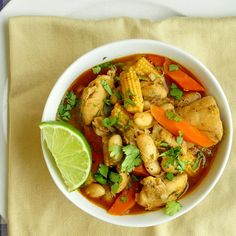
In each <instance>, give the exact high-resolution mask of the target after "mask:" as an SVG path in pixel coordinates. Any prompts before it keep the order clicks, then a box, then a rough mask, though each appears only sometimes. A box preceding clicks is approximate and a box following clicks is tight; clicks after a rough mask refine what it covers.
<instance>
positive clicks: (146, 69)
mask: <svg viewBox="0 0 236 236" xmlns="http://www.w3.org/2000/svg"><path fill="white" fill-rule="evenodd" d="M134 69H135V71H136V73H137V74H138V75H141V76H144V75H148V76H149V75H152V74H153V75H157V76H160V74H159V72H158V71H157V70H156V69H155V67H154V66H153V65H152V64H151V63H150V62H149V61H148V60H147V59H146V58H145V57H141V58H140V59H139V60H138V61H137V62H136V63H135V65H134Z"/></svg>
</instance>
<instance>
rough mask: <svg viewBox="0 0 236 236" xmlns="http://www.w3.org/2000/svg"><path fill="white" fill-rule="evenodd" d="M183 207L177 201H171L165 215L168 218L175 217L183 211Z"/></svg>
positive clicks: (167, 205) (167, 204)
mask: <svg viewBox="0 0 236 236" xmlns="http://www.w3.org/2000/svg"><path fill="white" fill-rule="evenodd" d="M182 207H183V206H182V205H181V204H180V203H179V202H177V201H169V202H167V203H166V207H165V213H166V215H168V216H173V215H174V214H175V213H177V212H178V211H180V210H181V208H182Z"/></svg>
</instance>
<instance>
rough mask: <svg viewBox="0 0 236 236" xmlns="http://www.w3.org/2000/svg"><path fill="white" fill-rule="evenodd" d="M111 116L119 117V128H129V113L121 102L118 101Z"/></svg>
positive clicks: (121, 129) (117, 125) (122, 129)
mask: <svg viewBox="0 0 236 236" xmlns="http://www.w3.org/2000/svg"><path fill="white" fill-rule="evenodd" d="M111 116H112V117H117V118H118V121H117V124H116V127H117V129H119V130H120V131H124V130H125V129H126V128H127V126H128V124H129V115H128V114H127V112H126V111H125V109H124V108H123V107H122V106H121V105H120V104H119V103H116V105H115V106H114V108H113V110H112V112H111Z"/></svg>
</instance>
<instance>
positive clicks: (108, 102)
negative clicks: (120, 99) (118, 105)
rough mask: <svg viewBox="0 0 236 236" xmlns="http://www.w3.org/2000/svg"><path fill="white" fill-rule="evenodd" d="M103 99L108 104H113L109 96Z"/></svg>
mask: <svg viewBox="0 0 236 236" xmlns="http://www.w3.org/2000/svg"><path fill="white" fill-rule="evenodd" d="M103 101H104V103H105V104H106V105H108V106H110V105H111V100H110V99H109V98H105V99H104V100H103Z"/></svg>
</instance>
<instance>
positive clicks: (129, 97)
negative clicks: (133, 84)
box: [124, 89, 135, 108]
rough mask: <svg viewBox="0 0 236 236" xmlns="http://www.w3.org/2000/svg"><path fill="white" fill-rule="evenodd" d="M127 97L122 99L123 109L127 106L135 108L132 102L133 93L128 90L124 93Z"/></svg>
mask: <svg viewBox="0 0 236 236" xmlns="http://www.w3.org/2000/svg"><path fill="white" fill-rule="evenodd" d="M126 95H127V97H126V98H125V99H124V107H125V108H126V107H127V106H128V105H131V106H135V102H134V101H133V100H132V99H133V96H134V95H133V93H132V92H131V91H130V90H129V89H128V90H127V91H126Z"/></svg>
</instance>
